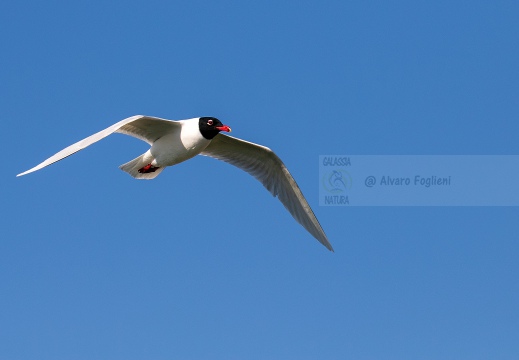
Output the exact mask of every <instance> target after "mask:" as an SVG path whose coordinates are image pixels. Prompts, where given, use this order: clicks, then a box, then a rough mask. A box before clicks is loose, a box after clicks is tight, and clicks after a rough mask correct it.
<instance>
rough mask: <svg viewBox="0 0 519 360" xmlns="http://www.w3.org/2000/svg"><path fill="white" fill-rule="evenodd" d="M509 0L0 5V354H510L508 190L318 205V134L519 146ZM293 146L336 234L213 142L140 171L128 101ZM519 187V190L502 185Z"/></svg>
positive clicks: (477, 147)
mask: <svg viewBox="0 0 519 360" xmlns="http://www.w3.org/2000/svg"><path fill="white" fill-rule="evenodd" d="M518 12H519V6H518V5H517V2H514V1H494V2H486V1H472V2H466V1H437V2H424V1H396V2H387V1H362V2H360V1H359V2H348V1H307V2H298V1H263V2H238V1H190V2H172V1H155V2H153V1H152V2H137V1H126V2H70V1H45V2H35V1H32V2H31V1H17V2H13V1H11V2H3V3H2V4H1V5H0V45H1V49H2V51H1V64H2V66H1V67H0V80H1V83H2V87H1V88H0V108H1V110H2V119H3V120H2V123H3V124H4V125H3V126H4V132H3V135H2V142H1V146H2V152H3V154H4V164H3V169H4V176H3V180H2V187H1V188H2V190H1V191H2V202H1V204H2V214H3V216H2V217H1V220H0V224H1V226H2V236H1V239H2V240H1V241H0V294H1V295H0V338H1V339H2V341H1V342H0V358H1V359H13V360H14V359H35V358H38V359H243V358H250V359H315V358H320V359H406V358H407V359H463V358H464V359H483V358H485V359H487V358H500V359H516V358H518V357H519V346H518V338H519V310H518V306H517V304H518V303H519V284H518V280H517V278H518V273H519V265H518V261H517V259H518V257H519V243H518V235H517V234H519V225H518V222H517V218H518V215H519V209H518V208H517V207H320V206H318V191H319V184H318V170H319V168H318V159H319V155H327V154H362V155H405V154H413V155H450V154H469V155H481V154H490V155H506V154H518V153H519V142H518V141H517V134H518V130H519V126H518V125H517V124H518V123H517V114H518V110H519V108H518V105H517V104H518V96H519V85H518V84H519V70H518V69H519V67H518V66H517V64H519V48H518V47H517V43H518V41H519V39H518V37H519V25H518V23H517V17H518ZM135 114H146V115H152V116H159V117H164V118H168V119H185V118H191V117H196V116H216V117H218V118H220V119H221V120H222V121H223V122H224V123H225V124H228V125H230V126H231V127H232V128H233V135H234V136H237V137H240V138H243V139H246V140H249V141H253V142H257V143H260V144H264V145H266V146H269V147H271V148H272V149H273V150H275V151H276V153H277V154H278V155H279V156H280V157H281V158H282V159H283V160H284V162H285V163H286V165H287V166H288V168H289V169H290V170H291V172H292V174H293V175H294V177H295V178H296V180H297V181H298V183H299V185H300V187H301V189H302V191H303V193H304V194H305V195H306V197H307V198H308V201H309V202H310V204H311V205H312V206H313V208H314V211H315V213H316V215H317V217H318V218H319V220H320V222H321V224H322V225H323V228H324V229H325V231H326V233H327V235H328V237H329V239H330V241H331V243H332V244H333V246H334V248H335V251H336V252H335V253H330V252H328V251H327V250H326V249H325V248H324V247H323V246H322V245H320V244H319V243H318V242H317V241H316V240H314V239H313V238H312V237H311V236H310V235H309V234H308V233H306V232H305V230H304V229H303V228H302V227H300V226H299V225H298V224H297V223H296V222H295V221H293V219H292V218H291V217H290V215H289V214H288V213H287V212H286V211H285V209H284V208H283V206H282V205H281V204H280V203H279V202H278V201H277V200H276V199H273V198H272V197H271V196H270V195H269V194H268V193H267V192H266V191H265V190H264V189H263V188H262V186H261V185H260V184H259V183H257V182H256V181H255V180H254V179H253V178H251V177H250V176H248V175H247V174H245V173H243V172H240V171H239V170H237V169H235V168H233V167H231V166H229V165H226V164H223V163H220V162H218V161H215V160H212V159H207V158H201V157H199V158H196V159H194V160H191V161H189V162H187V163H184V164H181V165H178V166H176V167H174V168H170V169H167V170H166V171H164V172H163V173H162V174H161V175H160V176H159V177H158V178H157V179H155V180H153V181H137V180H134V179H132V178H131V177H129V176H128V175H127V174H125V173H123V172H122V171H120V170H119V169H118V168H117V167H118V165H120V164H122V163H125V162H126V161H129V160H131V159H133V158H134V157H135V156H137V155H139V154H140V153H142V152H144V150H145V149H146V148H147V145H146V144H145V143H143V142H140V141H138V140H136V139H133V138H130V137H125V136H123V135H113V136H111V137H109V138H107V139H105V140H103V141H101V142H99V143H97V144H95V146H92V147H90V148H88V149H87V150H85V151H82V152H80V153H78V154H75V155H74V156H73V157H70V158H67V159H65V160H64V161H62V162H60V163H57V164H55V165H53V166H51V167H49V168H46V169H44V170H42V171H39V172H37V173H34V174H30V175H28V176H25V177H22V178H15V175H16V174H18V173H19V172H22V171H25V170H27V169H29V168H30V167H32V166H34V165H36V164H38V163H39V162H41V161H42V160H44V159H45V158H47V157H48V156H50V155H52V154H54V153H55V152H56V151H58V150H60V149H62V148H63V147H65V146H67V145H70V144H72V143H73V142H75V141H77V140H80V139H82V138H84V137H86V136H88V135H90V134H92V133H94V132H97V131H99V130H101V129H104V128H105V127H107V126H109V125H111V124H113V123H115V122H117V121H119V120H121V119H123V118H125V117H128V116H131V115H135ZM510 191H517V189H510Z"/></svg>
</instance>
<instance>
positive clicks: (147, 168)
mask: <svg viewBox="0 0 519 360" xmlns="http://www.w3.org/2000/svg"><path fill="white" fill-rule="evenodd" d="M158 168H159V167H158V166H153V165H151V164H148V165H146V166H144V167H141V168H140V169H139V172H140V173H141V174H147V173H150V172H155V171H156V170H157V169H158Z"/></svg>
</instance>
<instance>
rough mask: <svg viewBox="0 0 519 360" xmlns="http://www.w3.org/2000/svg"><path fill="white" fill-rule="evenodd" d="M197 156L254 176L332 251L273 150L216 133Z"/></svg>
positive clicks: (305, 202) (306, 204)
mask: <svg viewBox="0 0 519 360" xmlns="http://www.w3.org/2000/svg"><path fill="white" fill-rule="evenodd" d="M200 154H201V155H204V156H210V157H212V158H215V159H218V160H222V161H225V162H227V163H229V164H231V165H234V166H236V167H238V168H240V169H242V170H244V171H246V172H248V173H249V174H251V175H252V176H254V177H255V178H256V179H257V180H259V182H261V183H262V184H263V186H265V188H267V190H268V191H270V193H271V194H272V195H274V196H277V197H278V198H279V200H280V201H281V203H282V204H283V205H284V206H285V208H286V209H287V210H288V211H289V212H290V214H291V215H292V216H293V217H294V219H295V220H296V221H297V222H298V223H299V224H301V225H302V226H303V227H304V228H305V229H306V230H308V232H310V234H312V235H313V236H314V237H315V238H316V239H317V240H319V242H320V243H321V244H323V245H324V246H326V247H327V248H328V249H329V250H330V251H333V248H332V245H331V244H330V242H329V241H328V238H327V237H326V234H325V233H324V230H323V228H322V227H321V225H320V224H319V221H318V220H317V218H316V217H315V215H314V212H313V211H312V209H311V208H310V205H309V204H308V202H307V201H306V199H305V197H304V196H303V193H302V192H301V190H300V189H299V186H298V185H297V183H296V181H295V180H294V178H293V177H292V175H291V174H290V172H289V171H288V169H287V168H286V166H285V164H283V162H282V161H281V159H280V158H279V157H278V156H277V155H276V154H275V153H274V152H273V151H272V150H270V149H269V148H267V147H265V146H261V145H258V144H254V143H251V142H248V141H244V140H240V139H237V138H234V137H232V136H226V135H221V134H218V135H217V136H216V137H215V138H214V139H213V140H212V141H211V143H210V144H209V146H207V148H205V150H204V151H202V152H201V153H200Z"/></svg>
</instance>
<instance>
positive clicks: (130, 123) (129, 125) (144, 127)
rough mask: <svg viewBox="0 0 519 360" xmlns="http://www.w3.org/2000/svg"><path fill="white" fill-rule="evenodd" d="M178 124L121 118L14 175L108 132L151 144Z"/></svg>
mask: <svg viewBox="0 0 519 360" xmlns="http://www.w3.org/2000/svg"><path fill="white" fill-rule="evenodd" d="M178 126H180V123H178V122H176V121H171V120H165V119H160V118H155V117H151V116H144V115H135V116H132V117H129V118H126V119H124V120H121V121H119V122H118V123H116V124H114V125H112V126H110V127H108V128H106V129H104V130H101V131H99V132H98V133H95V134H94V135H91V136H89V137H87V138H86V139H83V140H81V141H78V142H77V143H75V144H72V145H70V146H68V147H66V148H65V149H63V150H61V151H60V152H58V153H57V154H55V155H53V156H51V157H50V158H48V159H47V160H45V161H44V162H42V163H41V164H38V165H36V166H35V167H33V168H32V169H29V170H27V171H25V172H23V173H21V174H18V175H16V176H22V175H26V174H29V173H31V172H34V171H37V170H40V169H42V168H44V167H46V166H49V165H51V164H53V163H55V162H57V161H60V160H63V159H64V158H66V157H68V156H70V155H72V154H74V153H76V152H78V151H80V150H83V149H84V148H86V147H87V146H90V145H92V144H93V143H95V142H97V141H99V140H101V139H104V138H105V137H107V136H108V135H110V134H113V133H114V132H118V133H122V134H126V135H130V136H133V137H136V138H138V139H140V140H143V141H146V142H147V143H148V144H150V145H151V144H153V142H154V141H155V140H157V139H158V138H159V137H161V136H163V135H164V134H165V133H167V132H168V131H174V130H175V129H176V128H177V127H178Z"/></svg>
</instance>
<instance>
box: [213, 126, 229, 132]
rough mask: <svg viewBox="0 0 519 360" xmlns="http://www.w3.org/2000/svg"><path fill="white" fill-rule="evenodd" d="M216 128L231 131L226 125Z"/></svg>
mask: <svg viewBox="0 0 519 360" xmlns="http://www.w3.org/2000/svg"><path fill="white" fill-rule="evenodd" d="M216 129H218V130H220V131H227V132H231V128H230V127H228V126H227V125H222V126H217V127H216Z"/></svg>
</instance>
